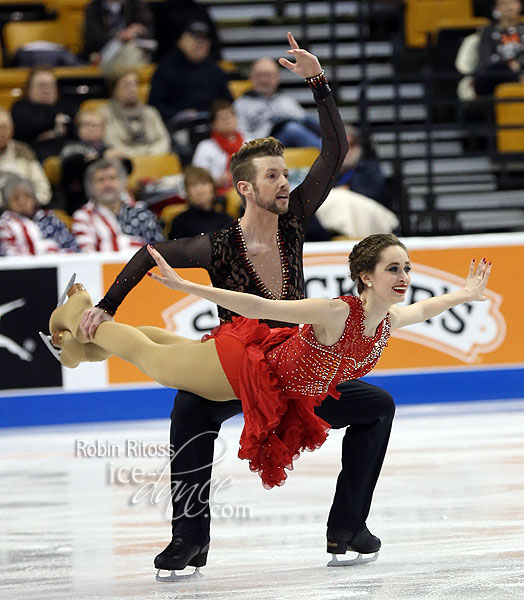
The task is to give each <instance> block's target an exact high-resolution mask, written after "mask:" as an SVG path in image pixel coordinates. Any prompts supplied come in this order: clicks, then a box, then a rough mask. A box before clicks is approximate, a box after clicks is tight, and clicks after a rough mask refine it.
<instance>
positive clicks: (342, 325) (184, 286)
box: [49, 234, 491, 488]
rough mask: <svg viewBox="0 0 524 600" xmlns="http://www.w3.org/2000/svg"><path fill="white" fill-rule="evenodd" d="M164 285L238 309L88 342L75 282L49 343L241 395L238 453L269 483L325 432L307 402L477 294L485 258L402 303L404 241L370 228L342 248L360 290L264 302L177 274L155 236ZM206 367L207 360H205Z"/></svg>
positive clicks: (65, 360) (99, 334) (83, 297)
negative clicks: (210, 322) (183, 329)
mask: <svg viewBox="0 0 524 600" xmlns="http://www.w3.org/2000/svg"><path fill="white" fill-rule="evenodd" d="M148 249H149V252H150V253H151V255H152V257H153V258H154V260H155V261H156V263H157V265H158V267H159V269H160V273H161V275H157V274H154V273H149V274H150V276H151V277H153V278H154V279H155V280H156V281H159V282H160V283H163V284H164V285H165V286H167V287H169V288H171V289H175V290H180V291H182V292H186V293H189V294H195V295H197V296H200V297H202V298H206V299H207V300H210V301H212V302H215V303H217V304H219V305H221V306H223V307H225V308H227V309H229V310H232V311H234V312H236V313H239V314H241V315H243V316H242V317H238V318H234V320H233V322H232V323H224V324H222V325H221V326H219V327H218V328H217V329H216V330H214V331H213V332H212V334H211V335H209V336H204V339H203V340H202V342H201V341H199V340H189V339H187V338H184V337H181V336H178V335H175V334H173V333H170V332H167V331H165V330H163V329H159V328H156V327H138V328H135V327H131V326H129V325H124V324H121V323H114V322H110V321H106V322H103V323H101V324H100V325H99V326H98V328H97V330H96V332H95V335H94V338H93V341H92V342H88V340H87V338H86V337H85V336H84V335H83V334H82V333H81V331H80V328H79V324H80V322H81V319H82V315H83V312H84V311H85V310H86V309H88V308H90V307H91V306H92V304H91V299H90V297H89V295H88V293H87V292H86V291H85V290H84V289H83V288H82V286H80V285H78V284H77V285H75V286H73V287H72V288H71V289H70V290H69V296H70V297H69V300H68V302H67V303H66V304H64V305H62V306H59V307H58V308H56V309H55V310H54V312H53V314H52V315H51V319H50V324H49V326H50V331H51V333H52V342H53V344H54V345H56V346H57V347H60V348H61V354H60V360H61V362H62V364H64V365H65V366H69V367H75V366H77V364H78V363H79V362H81V361H85V360H104V359H106V358H108V356H110V355H113V354H114V355H116V356H119V357H120V358H123V359H124V360H127V361H129V362H131V363H133V364H134V365H136V366H137V367H138V368H140V369H141V370H142V371H143V372H144V373H146V374H147V375H149V376H150V377H152V378H153V379H155V380H156V381H158V382H159V383H161V384H162V385H165V386H168V387H173V388H177V387H180V388H182V389H186V390H190V391H191V392H194V393H196V394H198V395H199V396H203V397H205V398H208V399H209V400H216V401H225V400H230V399H232V398H239V399H240V400H241V401H242V405H243V411H244V418H245V425H244V430H243V432H242V436H241V439H240V446H241V447H240V450H239V457H240V458H247V459H248V460H249V461H250V468H251V470H253V471H257V472H259V474H260V476H261V478H262V482H263V484H264V486H265V487H268V488H269V487H273V486H274V485H282V483H283V482H284V480H285V478H286V474H285V471H284V469H285V468H292V462H293V459H294V458H296V457H297V456H298V455H299V453H300V452H301V451H302V450H304V449H309V450H313V449H315V448H317V447H319V446H320V445H321V444H322V443H323V442H324V440H325V439H326V435H327V430H328V428H329V425H328V424H327V423H326V422H325V421H323V420H322V419H320V418H319V417H317V416H316V415H315V413H314V407H315V406H318V405H319V404H320V403H321V402H322V400H323V399H324V398H325V397H326V396H327V395H328V394H331V395H332V396H334V397H335V398H337V397H338V396H339V394H338V393H337V391H336V389H335V388H336V386H337V384H338V383H340V382H341V381H347V380H348V379H354V378H358V377H362V376H363V375H365V374H366V373H368V372H369V371H370V370H371V369H372V368H373V367H374V366H375V364H376V363H377V361H378V359H379V358H380V355H381V354H382V351H383V349H384V348H385V346H386V345H387V341H388V338H389V335H390V331H391V330H392V329H397V328H399V327H405V326H406V325H411V324H413V323H419V322H422V321H425V320H426V319H429V318H431V317H434V316H436V315H438V314H440V313H441V312H444V311H445V310H447V309H449V308H451V307H453V306H456V305H458V304H462V303H464V302H472V301H476V300H485V297H484V296H483V293H484V289H485V287H486V284H487V281H488V278H489V274H490V271H491V263H489V264H488V263H486V260H485V259H482V261H481V262H480V264H479V265H478V267H477V268H475V261H474V260H473V261H472V262H471V265H470V268H469V273H468V275H467V278H466V281H465V285H464V287H463V288H462V289H461V290H458V291H455V292H451V293H448V294H444V295H442V296H436V297H433V298H429V299H426V300H422V301H420V302H416V303H414V304H412V305H410V306H396V304H397V303H399V302H402V301H403V300H404V298H405V294H406V291H407V288H408V285H409V282H410V275H409V272H410V269H411V266H410V261H409V256H408V254H407V251H406V248H405V246H404V245H403V244H402V243H401V242H400V241H399V240H398V238H397V237H395V236H394V235H392V234H387V235H386V234H378V235H371V236H368V237H367V238H365V239H364V240H362V241H361V242H360V243H358V244H357V245H356V246H355V247H354V248H353V250H352V252H351V254H350V255H349V266H350V272H351V278H352V279H353V280H354V281H356V282H357V289H358V293H359V297H354V296H342V297H340V298H335V299H332V300H328V299H318V298H317V299H314V298H311V299H306V300H268V299H265V298H261V297H259V296H254V295H252V294H244V293H240V292H233V291H230V290H223V289H219V288H213V287H209V286H205V285H200V284H196V283H192V282H190V281H186V280H184V279H182V278H181V277H180V276H179V275H178V274H177V273H175V272H174V271H173V269H171V267H170V266H169V265H168V264H167V262H166V261H165V260H164V259H163V257H162V256H161V255H160V254H159V253H158V252H157V251H156V250H155V249H154V248H152V247H151V246H150V247H148ZM257 318H261V319H262V318H263V319H274V320H278V321H285V322H291V323H297V324H298V323H308V325H305V326H303V327H301V328H299V327H287V328H279V329H269V327H268V326H267V325H265V324H260V323H259V322H258V320H257ZM203 366H205V369H204V368H203Z"/></svg>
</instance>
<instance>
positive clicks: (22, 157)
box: [0, 109, 52, 206]
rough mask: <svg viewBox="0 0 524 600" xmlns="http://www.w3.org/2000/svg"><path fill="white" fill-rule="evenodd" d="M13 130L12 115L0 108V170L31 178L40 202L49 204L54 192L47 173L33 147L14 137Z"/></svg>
mask: <svg viewBox="0 0 524 600" xmlns="http://www.w3.org/2000/svg"><path fill="white" fill-rule="evenodd" d="M13 131H14V125H13V119H12V118H11V115H10V114H9V113H8V112H7V111H6V110H4V109H0V171H1V172H4V173H14V174H15V175H19V176H20V177H23V178H25V179H29V180H30V181H31V183H32V184H33V186H34V188H35V192H36V197H37V199H38V203H39V204H40V205H42V206H43V205H46V204H49V202H50V201H51V195H52V194H51V186H50V185H49V181H48V179H47V177H46V174H45V172H44V170H43V169H42V166H41V165H40V163H39V162H38V160H37V158H36V155H35V153H34V152H33V151H32V150H31V148H30V147H29V146H28V145H27V144H24V143H23V142H18V141H16V140H14V139H13ZM0 206H1V202H0Z"/></svg>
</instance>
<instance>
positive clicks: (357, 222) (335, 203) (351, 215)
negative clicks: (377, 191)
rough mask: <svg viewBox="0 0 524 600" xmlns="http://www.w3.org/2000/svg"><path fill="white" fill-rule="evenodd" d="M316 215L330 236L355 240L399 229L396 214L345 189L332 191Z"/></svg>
mask: <svg viewBox="0 0 524 600" xmlns="http://www.w3.org/2000/svg"><path fill="white" fill-rule="evenodd" d="M315 214H316V216H317V217H318V220H319V222H320V223H321V225H322V227H324V229H326V230H327V231H329V232H330V233H331V235H335V236H336V235H342V236H344V237H347V238H350V239H353V240H360V239H362V238H364V237H366V236H368V235H371V234H373V233H392V232H393V231H395V229H396V228H397V227H398V226H399V221H398V219H397V217H396V215H395V213H393V212H391V211H390V210H389V209H387V208H386V207H385V206H382V205H381V204H379V203H378V202H375V200H372V199H371V198H367V197H366V196H363V195H362V194H357V193H356V192H354V191H352V190H349V189H347V188H346V187H335V188H333V189H332V190H331V191H330V192H329V194H328V196H327V198H326V199H325V200H324V202H323V203H322V205H321V206H320V208H319V209H318V210H317V212H316V213H315Z"/></svg>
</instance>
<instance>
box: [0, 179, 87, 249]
mask: <svg viewBox="0 0 524 600" xmlns="http://www.w3.org/2000/svg"><path fill="white" fill-rule="evenodd" d="M2 196H3V200H4V204H5V206H6V210H4V212H3V213H2V215H1V216H0V255H7V256H20V255H28V254H29V255H36V254H46V253H47V252H77V251H78V246H77V243H76V241H75V238H74V237H73V236H72V234H71V233H70V231H69V230H68V229H67V227H66V225H65V224H64V223H63V222H62V221H61V220H60V219H59V218H58V217H57V216H55V215H54V214H53V212H52V211H48V210H43V209H42V208H40V205H39V204H38V200H37V198H36V193H35V189H34V187H33V184H32V182H31V181H29V180H28V179H23V178H21V177H18V176H17V175H11V176H10V177H9V179H8V180H7V181H6V183H5V185H4V187H3V188H2Z"/></svg>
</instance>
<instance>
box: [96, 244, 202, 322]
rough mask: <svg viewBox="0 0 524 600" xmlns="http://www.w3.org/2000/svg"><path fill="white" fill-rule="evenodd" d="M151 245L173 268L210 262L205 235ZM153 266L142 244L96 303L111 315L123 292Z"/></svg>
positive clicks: (130, 288)
mask: <svg viewBox="0 0 524 600" xmlns="http://www.w3.org/2000/svg"><path fill="white" fill-rule="evenodd" d="M153 246H154V248H156V249H157V250H158V252H160V254H161V255H162V256H163V257H164V258H165V259H166V261H167V262H168V263H169V264H170V265H171V266H172V267H173V268H177V267H178V268H184V267H201V268H203V269H208V268H209V266H210V264H211V240H210V238H209V235H208V234H206V235H198V236H196V237H192V238H180V239H178V240H171V241H169V242H159V243H158V244H153ZM154 266H155V261H154V260H153V259H152V258H151V255H150V254H149V252H148V251H147V247H146V246H143V247H142V248H140V250H139V251H138V252H137V253H136V254H135V255H134V256H133V258H132V259H131V260H130V261H129V262H128V263H127V265H126V266H125V267H124V268H123V269H122V271H120V273H119V275H118V276H117V278H116V279H115V281H114V282H113V285H112V286H111V287H110V288H109V290H108V292H107V293H106V295H105V296H104V297H103V298H102V300H100V302H99V303H98V304H97V306H98V307H99V308H102V309H103V310H106V311H107V312H108V313H109V314H111V315H114V314H115V312H116V310H117V309H118V307H119V306H120V304H122V302H123V300H124V298H125V297H126V296H127V294H129V292H130V291H131V290H132V289H133V288H134V287H135V285H137V283H139V282H140V281H141V279H142V278H143V277H144V276H145V274H146V273H147V272H148V271H149V270H150V269H152V268H153V267H154Z"/></svg>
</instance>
